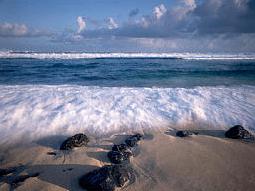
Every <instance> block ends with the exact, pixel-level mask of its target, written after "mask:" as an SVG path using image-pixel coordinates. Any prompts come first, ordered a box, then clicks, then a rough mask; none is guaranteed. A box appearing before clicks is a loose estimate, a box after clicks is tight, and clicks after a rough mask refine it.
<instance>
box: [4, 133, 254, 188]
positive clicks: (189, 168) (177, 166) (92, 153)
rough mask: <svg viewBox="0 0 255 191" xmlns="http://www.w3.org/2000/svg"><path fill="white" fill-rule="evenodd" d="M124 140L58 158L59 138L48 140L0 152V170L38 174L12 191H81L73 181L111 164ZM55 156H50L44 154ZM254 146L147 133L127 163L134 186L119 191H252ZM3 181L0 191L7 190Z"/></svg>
mask: <svg viewBox="0 0 255 191" xmlns="http://www.w3.org/2000/svg"><path fill="white" fill-rule="evenodd" d="M124 138H125V136H124V135H117V136H113V137H112V138H109V139H100V140H93V138H91V139H92V140H91V142H90V143H89V145H88V147H85V148H78V149H75V150H74V151H72V152H62V151H59V150H58V147H59V145H60V143H61V140H63V138H61V137H49V138H47V139H44V140H40V141H37V142H34V143H32V144H24V145H19V147H17V146H15V147H9V148H3V147H2V148H1V153H0V168H6V167H10V166H17V165H19V164H21V165H24V166H21V167H20V168H19V172H17V174H27V173H28V174H29V173H34V172H39V173H40V175H39V176H38V177H34V178H29V179H27V180H26V181H25V182H24V183H22V184H20V185H19V186H18V187H16V188H15V190H17V191H18V190H20V191H21V190H23V191H30V190H31V191H37V190H44V191H46V190H47V191H52V190H59V191H62V190H75V191H79V190H82V189H81V188H80V187H79V186H78V178H79V177H80V176H81V175H83V174H85V173H87V172H89V171H91V170H93V169H96V168H98V167H101V166H103V165H106V164H110V162H109V160H108V158H107V152H108V151H109V150H110V149H111V146H112V145H113V143H120V142H121V141H122V140H123V139H124ZM52 151H54V152H56V155H49V154H47V152H52ZM254 159H255V143H254V142H244V141H240V140H231V139H226V138H224V137H222V132H221V131H200V134H199V135H192V136H190V137H186V138H179V137H175V136H173V132H170V131H168V132H167V131H164V132H157V133H155V132H154V133H151V132H150V133H147V135H145V139H144V140H142V141H141V142H140V144H139V147H138V149H137V153H136V156H135V157H133V158H132V159H131V164H132V165H133V167H134V169H135V171H136V173H137V178H136V182H135V183H134V184H132V185H129V186H128V187H126V188H124V189H122V190H128V191H143V190H146V191H149V190H153V191H164V190H166V191H169V190H189V191H190V190H205V191H210V190H215V191H221V190H231V191H233V190H236V191H240V190H244V191H249V190H250V191H253V190H255V160H254ZM13 176H15V175H9V176H8V177H5V178H2V179H1V183H0V190H1V191H2V190H12V189H13V188H10V186H9V184H8V181H9V180H10V179H11V178H12V177H13Z"/></svg>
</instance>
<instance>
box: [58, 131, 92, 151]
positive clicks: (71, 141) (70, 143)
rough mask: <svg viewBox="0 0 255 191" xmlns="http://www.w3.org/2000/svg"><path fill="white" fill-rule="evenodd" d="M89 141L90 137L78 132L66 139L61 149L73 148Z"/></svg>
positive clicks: (84, 144)
mask: <svg viewBox="0 0 255 191" xmlns="http://www.w3.org/2000/svg"><path fill="white" fill-rule="evenodd" d="M88 142H89V138H88V137H87V136H86V135H85V134H82V133H80V134H76V135H74V136H72V137H69V138H68V139H66V140H65V141H64V142H63V143H62V144H61V146H60V150H71V149H73V148H74V147H82V146H86V145H87V144H88Z"/></svg>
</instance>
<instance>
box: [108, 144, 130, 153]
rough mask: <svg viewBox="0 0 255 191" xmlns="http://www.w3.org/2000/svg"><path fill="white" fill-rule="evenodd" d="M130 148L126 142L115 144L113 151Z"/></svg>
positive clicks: (123, 150) (122, 150)
mask: <svg viewBox="0 0 255 191" xmlns="http://www.w3.org/2000/svg"><path fill="white" fill-rule="evenodd" d="M128 150H129V146H127V145H126V144H119V145H113V147H112V151H119V152H125V151H128Z"/></svg>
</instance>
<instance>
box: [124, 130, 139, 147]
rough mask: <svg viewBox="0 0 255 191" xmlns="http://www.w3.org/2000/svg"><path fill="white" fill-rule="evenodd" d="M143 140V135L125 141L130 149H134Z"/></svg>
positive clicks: (136, 135)
mask: <svg viewBox="0 0 255 191" xmlns="http://www.w3.org/2000/svg"><path fill="white" fill-rule="evenodd" d="M141 139H142V135H141V134H139V133H138V134H135V135H132V136H131V137H129V138H127V139H126V140H125V143H126V144H127V146H129V147H134V146H136V145H137V143H138V142H139V141H140V140H141Z"/></svg>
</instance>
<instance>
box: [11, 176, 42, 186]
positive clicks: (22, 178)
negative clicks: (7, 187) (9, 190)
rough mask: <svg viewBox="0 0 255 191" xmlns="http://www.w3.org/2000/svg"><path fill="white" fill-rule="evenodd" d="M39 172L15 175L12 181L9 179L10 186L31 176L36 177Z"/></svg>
mask: <svg viewBox="0 0 255 191" xmlns="http://www.w3.org/2000/svg"><path fill="white" fill-rule="evenodd" d="M39 175H40V174H39V173H34V174H30V175H20V176H17V177H15V178H14V179H13V180H12V181H11V185H12V186H16V185H17V184H19V183H21V182H24V181H25V180H26V179H28V178H31V177H37V176H39Z"/></svg>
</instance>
